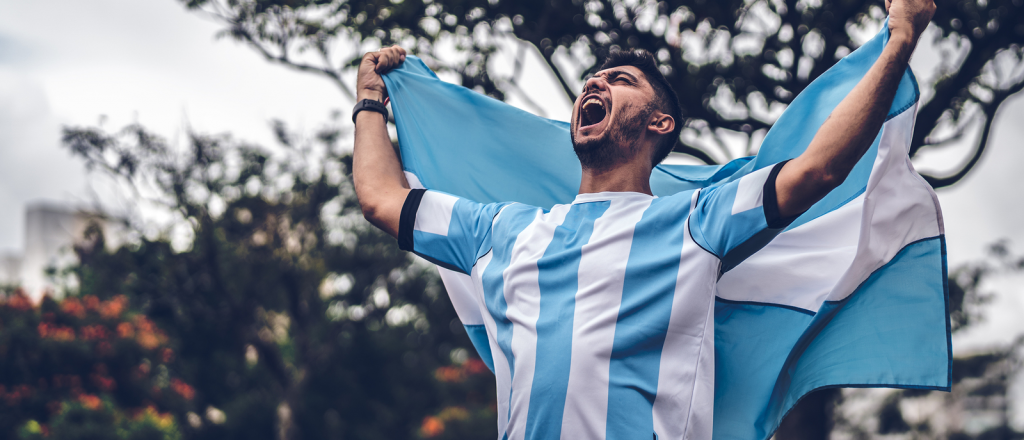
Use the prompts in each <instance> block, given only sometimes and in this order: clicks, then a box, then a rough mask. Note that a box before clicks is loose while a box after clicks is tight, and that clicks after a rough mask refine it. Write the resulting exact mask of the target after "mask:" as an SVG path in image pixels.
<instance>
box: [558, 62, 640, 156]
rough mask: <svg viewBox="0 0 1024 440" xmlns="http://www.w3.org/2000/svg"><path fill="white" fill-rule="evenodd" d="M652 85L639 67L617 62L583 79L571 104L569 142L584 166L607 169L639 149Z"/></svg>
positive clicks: (636, 152) (634, 153)
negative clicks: (577, 95) (585, 80)
mask: <svg viewBox="0 0 1024 440" xmlns="http://www.w3.org/2000/svg"><path fill="white" fill-rule="evenodd" d="M653 97H654V89H652V88H651V85H650V84H648V83H647V79H646V78H645V77H644V75H643V73H642V72H640V69H637V68H636V67H633V66H621V67H613V68H610V69H605V70H602V71H600V72H597V73H596V74H595V75H594V76H593V77H591V78H590V79H588V80H587V83H586V85H585V86H584V88H583V93H581V94H580V96H579V97H578V98H576V103H575V104H574V105H573V108H572V125H571V131H570V132H571V134H572V145H573V149H574V150H576V155H577V156H578V157H579V159H580V163H582V164H583V167H584V168H591V169H607V168H610V167H613V166H615V165H616V164H619V163H622V162H625V161H627V160H629V159H631V158H632V157H633V156H634V155H636V154H638V153H639V148H640V142H639V141H640V139H641V138H642V137H643V134H644V130H645V129H646V126H647V123H648V121H647V119H649V117H650V115H651V112H652V106H651V105H650V104H651V101H652V99H653Z"/></svg>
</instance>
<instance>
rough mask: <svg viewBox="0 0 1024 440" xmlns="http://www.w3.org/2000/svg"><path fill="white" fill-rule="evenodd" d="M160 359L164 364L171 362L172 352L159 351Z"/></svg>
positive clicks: (168, 350)
mask: <svg viewBox="0 0 1024 440" xmlns="http://www.w3.org/2000/svg"><path fill="white" fill-rule="evenodd" d="M160 358H161V359H163V361H164V363H165V364H167V363H170V362H171V361H173V360H174V350H171V349H170V348H165V349H163V350H161V351H160Z"/></svg>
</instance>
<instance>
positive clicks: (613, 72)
mask: <svg viewBox="0 0 1024 440" xmlns="http://www.w3.org/2000/svg"><path fill="white" fill-rule="evenodd" d="M612 69H615V68H614V67H613V68H612ZM595 76H603V77H605V78H606V80H607V78H614V77H616V76H627V77H629V79H630V80H631V81H633V82H637V81H639V80H637V78H636V75H633V74H632V73H629V71H626V70H618V69H617V70H610V71H608V72H605V73H604V74H601V72H598V73H595V74H592V75H590V76H588V77H586V78H584V79H583V88H586V87H587V81H588V80H590V78H593V77H595Z"/></svg>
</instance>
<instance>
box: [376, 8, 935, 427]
mask: <svg viewBox="0 0 1024 440" xmlns="http://www.w3.org/2000/svg"><path fill="white" fill-rule="evenodd" d="M888 38H889V32H888V25H887V23H886V24H885V25H883V29H882V30H881V31H880V32H879V33H878V34H877V35H876V36H875V37H874V38H873V39H871V40H870V41H868V42H867V43H865V44H864V45H863V46H861V47H860V48H858V49H857V50H855V51H854V52H852V53H851V54H849V55H848V56H846V57H845V58H843V59H842V60H840V61H839V62H838V63H837V64H836V65H834V66H833V67H832V68H831V69H829V70H828V71H827V72H825V73H824V74H822V75H821V76H820V77H819V78H817V79H816V80H815V81H814V82H812V83H811V84H810V85H809V86H808V87H807V88H806V89H805V90H804V91H803V92H801V93H800V94H799V96H797V97H796V98H795V99H794V100H793V102H792V104H790V105H789V107H788V108H787V109H786V110H785V112H784V113H783V114H782V115H781V116H780V117H779V119H778V120H777V121H776V123H775V124H774V125H773V127H772V128H771V130H770V131H769V132H768V134H767V135H766V137H765V139H764V141H763V143H762V145H761V147H760V149H759V151H758V154H757V155H756V156H753V157H745V158H740V159H736V160H733V161H731V162H729V163H726V164H724V165H715V166H685V165H659V166H657V167H656V168H655V169H654V171H653V173H652V176H651V188H652V191H653V192H654V194H655V195H656V196H666V195H671V194H674V193H677V192H680V191H685V190H690V189H695V188H706V187H711V186H715V185H721V184H724V183H727V182H731V181H733V180H736V179H739V178H741V177H743V176H745V175H747V174H749V173H751V172H754V171H756V170H759V169H761V168H764V167H767V166H771V165H772V164H775V163H778V162H781V161H783V160H786V159H792V158H794V157H797V156H799V155H800V154H801V153H802V152H803V151H804V150H805V149H806V148H807V146H808V144H809V143H810V141H811V139H812V138H813V137H814V135H815V133H816V132H817V130H818V128H819V127H821V125H822V124H823V123H824V121H825V119H826V118H827V117H828V115H829V114H831V112H832V110H833V109H834V108H835V107H836V106H837V105H838V104H839V102H840V101H842V99H843V98H844V97H846V95H847V94H849V92H850V91H851V90H852V89H853V87H854V86H855V85H856V84H857V83H858V82H859V81H860V79H861V78H863V77H864V75H865V74H866V73H867V71H868V70H869V69H870V67H871V66H872V65H873V64H874V62H875V60H876V59H878V57H879V55H880V54H881V52H882V49H883V48H884V47H885V44H886V43H887V41H888ZM384 80H385V83H386V85H387V88H388V93H389V95H390V97H391V108H392V111H393V112H394V116H395V123H396V126H397V132H398V140H399V149H400V152H401V157H402V165H403V168H404V170H405V173H406V177H407V179H408V181H409V183H410V185H411V186H412V187H414V188H421V187H425V188H429V189H433V190H438V191H443V192H447V193H450V194H454V195H456V196H459V197H463V198H467V199H471V200H474V201H477V202H481V203H491V202H503V201H515V202H521V203H525V204H529V205H533V206H539V207H542V208H550V207H551V206H553V205H555V204H562V203H569V202H571V201H572V200H573V198H574V196H575V195H576V192H577V191H578V189H579V183H580V177H581V168H580V164H579V161H578V159H577V158H576V156H575V153H574V152H573V150H572V145H571V141H570V137H569V124H567V123H565V122H559V121H553V120H549V119H545V118H541V117H538V116H535V115H532V114H530V113H528V112H525V111H522V110H519V109H517V108H514V107H512V106H510V105H508V104H505V103H503V102H500V101H497V100H494V99H492V98H489V97H486V96H483V95H481V94H478V93H476V92H474V91H472V90H468V89H466V88H463V87H460V86H457V85H453V84H449V83H445V82H443V81H440V80H439V79H438V78H437V76H436V75H435V74H434V73H433V72H432V71H431V70H430V69H429V68H428V67H427V66H426V65H425V64H424V63H423V62H422V61H421V60H420V59H419V58H416V57H414V56H410V57H408V58H407V59H406V61H405V63H404V64H403V65H402V66H401V67H400V68H398V69H396V70H394V71H392V72H390V73H388V74H387V75H385V77H384ZM919 98H920V92H919V90H918V87H917V81H916V79H915V78H914V76H913V74H912V72H911V71H910V69H907V71H906V72H905V73H904V74H903V77H902V79H901V81H900V85H899V89H898V91H897V93H896V97H895V99H894V101H893V104H892V107H891V108H890V111H889V113H888V115H887V118H886V121H885V123H884V125H883V126H882V129H881V130H880V132H879V134H878V136H877V137H876V138H875V141H874V143H873V144H872V145H871V148H870V149H869V150H868V152H867V153H866V154H865V155H864V157H863V158H862V159H861V160H860V161H859V162H858V163H857V165H856V166H855V167H854V169H853V171H852V172H851V173H850V175H849V177H848V178H847V179H846V181H845V182H844V183H843V184H842V185H841V186H839V187H838V188H836V189H835V190H833V191H832V192H830V193H829V194H828V195H827V196H826V197H825V198H824V199H822V200H821V201H819V202H818V203H817V204H815V205H814V206H813V207H812V208H810V209H809V210H808V211H807V212H806V213H804V214H803V215H801V216H800V217H799V218H798V219H797V220H796V221H794V222H793V223H792V224H791V225H789V226H788V227H787V228H786V230H785V231H784V232H782V233H781V234H779V235H778V236H777V237H776V238H775V239H774V240H773V241H772V242H771V243H769V244H768V245H767V246H765V247H764V248H763V249H761V250H760V251H759V252H757V253H755V254H754V255H753V256H751V257H749V258H747V259H746V260H743V261H742V262H731V261H723V262H722V277H721V279H720V280H719V284H718V290H717V292H716V298H715V301H716V303H715V316H714V319H715V323H714V325H715V401H714V430H713V432H714V434H713V437H714V439H716V440H726V439H737V440H739V439H742V440H749V439H768V438H769V437H771V435H772V434H773V433H774V432H775V430H776V429H777V428H778V426H779V423H780V422H781V420H782V418H783V417H784V416H785V415H786V413H787V412H788V411H789V410H790V409H792V408H793V406H794V405H796V403H797V402H798V401H799V400H800V398H802V397H803V396H805V395H806V394H807V393H809V392H811V391H814V390H818V389H824V388H833V387H894V388H916V389H928V390H944V391H949V389H950V386H951V382H952V348H951V344H950V328H949V320H948V307H949V306H948V298H947V297H948V292H947V285H946V281H947V278H946V272H947V269H946V252H945V239H944V232H943V224H942V213H941V210H940V207H939V203H938V199H937V198H936V196H935V193H934V192H933V191H932V189H931V187H930V186H929V185H928V184H927V183H926V182H925V181H924V179H922V178H921V176H920V175H918V174H917V172H916V171H915V170H914V167H913V165H912V164H911V162H910V159H909V157H908V151H909V147H910V142H911V138H912V134H913V128H914V119H915V115H916V112H917V107H918V100H919ZM684 104H685V103H684ZM439 270H440V272H441V278H442V280H443V281H444V284H445V287H446V288H447V290H448V292H449V296H450V297H451V299H452V304H453V305H454V307H455V310H456V312H457V313H458V315H459V318H460V320H461V321H462V323H463V324H464V325H465V327H466V330H467V333H468V334H469V336H470V339H471V340H472V342H473V344H474V347H476V349H477V351H478V352H479V354H480V357H481V359H483V360H484V362H485V363H487V364H488V366H489V367H490V368H491V369H492V371H493V369H494V367H493V361H492V359H491V352H490V348H489V345H488V342H487V335H486V333H485V330H484V328H483V325H482V324H483V318H482V315H481V310H480V308H479V307H477V306H476V305H475V304H473V303H472V301H471V300H470V298H472V297H473V295H471V294H467V293H466V292H471V291H472V290H473V289H474V288H475V287H474V284H473V283H472V281H471V280H470V278H469V277H468V276H466V275H463V274H460V273H456V272H452V271H449V270H446V269H444V268H439Z"/></svg>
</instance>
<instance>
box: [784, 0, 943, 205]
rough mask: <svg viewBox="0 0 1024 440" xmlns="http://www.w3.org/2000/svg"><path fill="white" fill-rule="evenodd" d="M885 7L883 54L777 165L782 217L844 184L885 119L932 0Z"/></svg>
mask: <svg viewBox="0 0 1024 440" xmlns="http://www.w3.org/2000/svg"><path fill="white" fill-rule="evenodd" d="M886 7H887V9H888V10H889V31H890V37H889V44H887V45H886V46H885V49H884V50H883V51H882V55H881V56H879V57H878V60H877V61H875V64H874V65H873V66H872V67H871V69H869V70H868V73H867V75H865V76H864V78H862V79H861V80H860V82H859V83H857V85H856V86H855V87H854V88H853V90H852V91H851V92H850V94H849V95H847V96H846V98H844V99H843V100H842V102H840V103H839V105H838V106H836V108H835V110H833V111H832V114H831V115H829V117H828V119H827V120H825V123H824V124H822V126H821V128H820V129H818V133H817V134H816V135H815V136H814V139H812V140H811V143H810V145H808V147H807V150H806V151H804V153H803V154H801V155H800V156H799V157H797V158H796V159H793V160H792V161H790V162H788V163H786V165H785V166H784V167H782V170H780V171H779V175H778V178H777V179H776V181H775V190H776V194H777V196H778V204H779V214H780V215H781V216H782V217H783V218H787V217H792V216H795V215H798V214H800V213H803V212H804V211H806V210H807V209H808V208H810V207H811V205H813V204H814V203H816V202H817V201H818V200H821V199H822V198H823V197H825V195H826V194H828V193H829V191H832V190H833V189H834V188H836V187H837V186H839V185H840V184H842V183H843V181H844V180H846V176H847V175H849V174H850V171H851V170H852V169H853V166H854V165H856V164H857V161H858V160H860V158H861V156H863V155H864V153H865V152H866V151H867V150H868V148H869V147H871V143H872V142H873V141H874V140H875V136H876V135H877V134H878V130H879V129H881V128H882V124H883V123H884V122H885V116H886V114H887V113H888V112H889V107H890V106H892V100H893V98H894V97H895V95H896V89H897V88H898V87H899V84H900V78H901V77H902V76H903V72H904V71H905V70H906V69H907V64H908V63H909V61H910V55H911V54H912V53H913V52H914V47H915V46H917V40H918V38H920V36H921V32H923V31H924V29H925V28H926V27H927V26H928V22H929V21H931V18H932V15H933V14H934V13H935V2H934V1H933V0H891V1H890V0H886Z"/></svg>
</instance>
